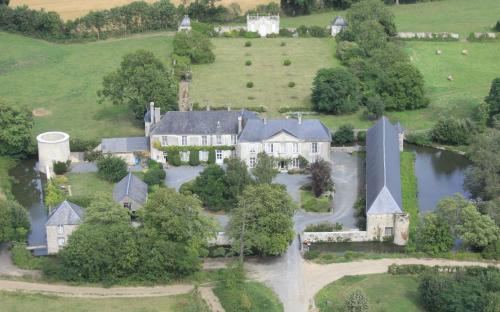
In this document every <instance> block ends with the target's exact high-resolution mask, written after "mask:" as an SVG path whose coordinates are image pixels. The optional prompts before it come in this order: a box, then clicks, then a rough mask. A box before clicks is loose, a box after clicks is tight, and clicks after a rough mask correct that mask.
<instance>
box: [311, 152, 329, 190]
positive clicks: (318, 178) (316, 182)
mask: <svg viewBox="0 0 500 312" xmlns="http://www.w3.org/2000/svg"><path fill="white" fill-rule="evenodd" d="M309 173H310V174H311V176H310V177H309V180H310V184H311V188H312V191H313V193H314V196H316V197H320V196H321V195H322V194H323V193H324V192H326V191H328V190H330V189H331V188H332V186H333V181H332V166H331V165H330V163H329V162H327V161H326V160H324V159H320V160H316V161H315V162H313V163H311V164H310V165H309Z"/></svg>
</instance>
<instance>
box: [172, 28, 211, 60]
mask: <svg viewBox="0 0 500 312" xmlns="http://www.w3.org/2000/svg"><path fill="white" fill-rule="evenodd" d="M173 45H174V54H176V55H180V56H185V57H189V59H190V60H191V62H192V63H193V64H208V63H213V62H214V61H215V54H214V53H213V52H212V48H213V45H212V43H211V42H210V38H208V36H206V35H204V34H202V33H200V32H198V31H194V30H193V31H181V32H178V33H177V34H176V35H175V37H174V41H173Z"/></svg>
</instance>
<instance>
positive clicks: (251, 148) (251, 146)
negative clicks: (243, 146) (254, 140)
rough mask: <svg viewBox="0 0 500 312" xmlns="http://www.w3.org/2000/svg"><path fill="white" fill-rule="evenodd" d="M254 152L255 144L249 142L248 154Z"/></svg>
mask: <svg viewBox="0 0 500 312" xmlns="http://www.w3.org/2000/svg"><path fill="white" fill-rule="evenodd" d="M255 152H256V148H255V144H250V154H255Z"/></svg>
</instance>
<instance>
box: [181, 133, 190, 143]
mask: <svg viewBox="0 0 500 312" xmlns="http://www.w3.org/2000/svg"><path fill="white" fill-rule="evenodd" d="M181 145H184V146H185V145H188V137H187V136H185V135H183V136H182V142H181Z"/></svg>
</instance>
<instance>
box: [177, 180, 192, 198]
mask: <svg viewBox="0 0 500 312" xmlns="http://www.w3.org/2000/svg"><path fill="white" fill-rule="evenodd" d="M193 185H194V180H191V181H188V182H186V183H184V184H182V185H181V187H180V188H179V193H181V194H183V195H193Z"/></svg>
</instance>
